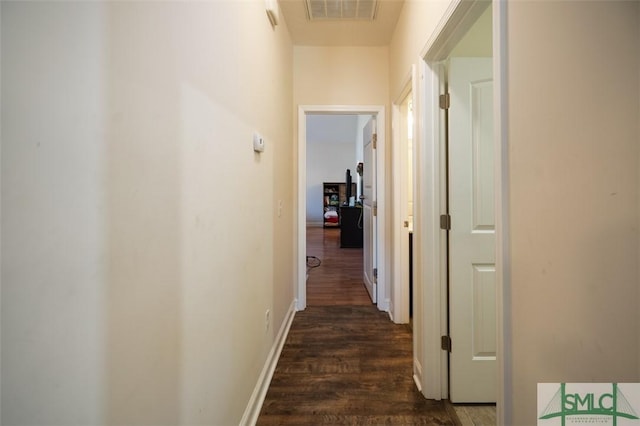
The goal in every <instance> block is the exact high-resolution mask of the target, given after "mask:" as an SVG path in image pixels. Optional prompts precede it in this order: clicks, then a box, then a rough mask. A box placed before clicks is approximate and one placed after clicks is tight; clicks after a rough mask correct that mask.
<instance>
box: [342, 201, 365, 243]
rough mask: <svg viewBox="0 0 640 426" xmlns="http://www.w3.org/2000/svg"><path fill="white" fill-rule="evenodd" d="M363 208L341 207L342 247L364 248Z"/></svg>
mask: <svg viewBox="0 0 640 426" xmlns="http://www.w3.org/2000/svg"><path fill="white" fill-rule="evenodd" d="M362 223H363V222H362V207H349V206H341V207H340V247H341V248H361V247H362Z"/></svg>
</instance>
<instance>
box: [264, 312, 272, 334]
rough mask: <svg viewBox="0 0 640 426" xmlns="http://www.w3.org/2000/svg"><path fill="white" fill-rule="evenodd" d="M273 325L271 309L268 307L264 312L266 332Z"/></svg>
mask: <svg viewBox="0 0 640 426" xmlns="http://www.w3.org/2000/svg"><path fill="white" fill-rule="evenodd" d="M270 327H271V311H270V310H269V309H267V312H265V313H264V331H265V333H266V332H267V331H269V328H270Z"/></svg>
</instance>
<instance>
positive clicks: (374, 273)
mask: <svg viewBox="0 0 640 426" xmlns="http://www.w3.org/2000/svg"><path fill="white" fill-rule="evenodd" d="M373 282H374V283H377V282H378V268H373Z"/></svg>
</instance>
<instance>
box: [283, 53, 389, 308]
mask: <svg viewBox="0 0 640 426" xmlns="http://www.w3.org/2000/svg"><path fill="white" fill-rule="evenodd" d="M388 64H389V49H388V48H387V47H386V46H383V47H317V46H295V47H294V49H293V98H294V101H293V103H294V107H295V109H294V111H293V115H294V117H295V119H296V121H295V134H296V135H297V132H298V130H297V115H298V111H297V108H298V106H300V105H327V106H331V105H369V106H370V105H383V106H385V108H386V117H385V120H386V127H385V129H386V134H385V138H386V140H387V141H388V140H389V137H390V136H389V135H390V133H389V131H390V128H391V126H390V121H389V117H390V115H389V107H388V105H389V104H388V102H389V89H388V82H389V73H388ZM386 148H387V149H386V151H385V152H386V158H387V160H389V158H390V156H389V153H390V150H389V144H387V146H386ZM296 155H297V150H296ZM386 178H387V180H389V178H390V177H389V174H387V175H386ZM388 186H389V185H388V184H387V187H388ZM386 203H387V212H389V211H390V210H389V209H390V204H391V199H390V198H388V197H387V199H386ZM387 235H389V234H388V233H387ZM385 277H386V280H387V282H389V271H386V274H385ZM387 290H388V287H387ZM388 297H389V294H388V292H387V294H386V295H385V299H386V298H388Z"/></svg>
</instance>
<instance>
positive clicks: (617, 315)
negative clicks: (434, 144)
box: [507, 2, 640, 424]
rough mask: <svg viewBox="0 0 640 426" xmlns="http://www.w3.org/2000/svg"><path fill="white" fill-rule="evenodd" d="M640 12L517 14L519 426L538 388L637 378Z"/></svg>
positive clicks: (524, 7) (566, 9)
mask: <svg viewBox="0 0 640 426" xmlns="http://www.w3.org/2000/svg"><path fill="white" fill-rule="evenodd" d="M638 8H639V5H638V3H637V2H577V3H575V2H513V3H510V4H509V9H508V10H509V14H508V29H509V32H508V35H507V38H508V46H509V51H508V55H509V62H508V64H507V67H508V70H509V76H508V81H509V99H508V102H509V104H508V105H509V116H508V128H509V155H510V162H509V170H510V188H509V190H510V194H511V203H510V206H509V207H510V212H511V229H510V234H511V253H510V257H511V260H512V262H511V271H512V276H511V329H512V343H511V346H510V349H511V354H512V357H513V366H512V370H511V371H509V372H508V374H509V376H508V377H509V378H510V381H511V385H512V387H513V393H512V398H513V419H512V424H533V423H535V422H536V414H537V413H536V383H538V382H600V381H602V382H638V381H640V371H639V365H638V360H639V359H640V347H639V344H640V343H639V340H638V336H639V335H640V333H639V317H638V315H639V312H640V310H639V309H638V306H640V299H639V290H640V282H639V281H640V280H639V276H638V251H639V250H638V243H639V239H638V225H639V224H638V219H639V210H638V194H639V190H640V186H639V182H638V170H639V169H640V167H639V166H640V164H639V157H638V154H639V152H638V150H639V149H638V148H639V145H640V132H639V129H638V114H639V112H640V110H639V108H640V105H639V104H640V102H639V100H640V97H639V95H638V94H639V86H640V79H639V66H640V54H639V45H640V34H639V32H638V28H639V27H640V21H639V15H638V13H639V11H638ZM541 28H544V29H545V30H544V31H540V29H541ZM550 99H555V100H554V101H550ZM612 100H615V101H614V102H615V106H612V105H611V102H612Z"/></svg>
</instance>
